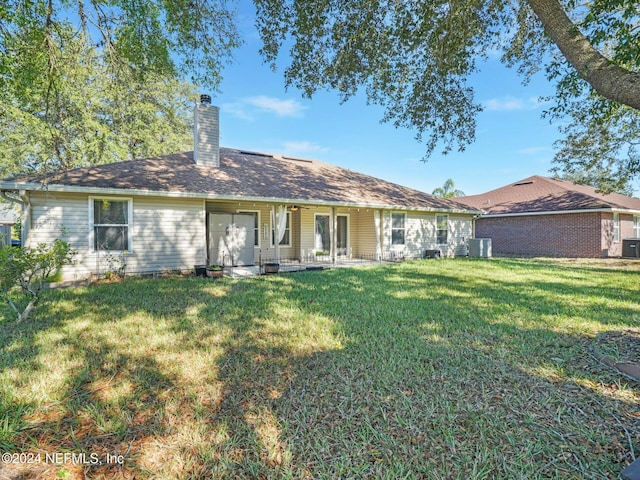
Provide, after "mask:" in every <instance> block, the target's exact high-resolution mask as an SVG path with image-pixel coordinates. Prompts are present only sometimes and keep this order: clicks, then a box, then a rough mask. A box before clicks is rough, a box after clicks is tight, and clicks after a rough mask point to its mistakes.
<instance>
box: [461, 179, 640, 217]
mask: <svg viewBox="0 0 640 480" xmlns="http://www.w3.org/2000/svg"><path fill="white" fill-rule="evenodd" d="M456 200H457V201H459V202H461V203H464V204H465V205H468V206H469V207H471V208H477V209H480V210H483V211H484V212H486V214H488V215H509V214H524V213H546V212H548V213H554V212H567V211H580V210H630V211H640V199H638V198H633V197H628V196H626V195H621V194H619V193H611V194H606V195H605V194H603V193H598V192H596V189H595V188H593V187H589V186H586V185H578V184H576V183H573V182H571V181H567V180H558V179H554V178H548V177H541V176H537V175H536V176H533V177H529V178H525V179H524V180H520V181H519V182H516V183H512V184H511V185H506V186H504V187H501V188H498V189H496V190H491V191H490V192H487V193H483V194H481V195H470V196H468V197H458V198H456Z"/></svg>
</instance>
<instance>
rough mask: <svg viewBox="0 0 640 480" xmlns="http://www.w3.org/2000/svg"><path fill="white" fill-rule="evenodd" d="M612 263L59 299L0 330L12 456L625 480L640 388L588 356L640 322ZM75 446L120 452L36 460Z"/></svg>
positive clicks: (308, 277)
mask: <svg viewBox="0 0 640 480" xmlns="http://www.w3.org/2000/svg"><path fill="white" fill-rule="evenodd" d="M606 265H607V264H604V263H602V264H600V263H596V264H593V265H589V264H582V263H571V262H564V263H563V262H550V261H548V262H545V261H535V260H515V259H489V260H470V259H456V260H451V259H445V260H441V261H435V260H431V261H419V262H406V263H403V264H395V265H382V266H379V267H370V268H357V269H335V270H330V271H315V272H301V273H296V274H288V275H285V274H282V275H277V276H268V277H257V278H253V279H248V280H237V281H236V280H230V279H223V280H218V281H212V280H211V279H197V278H163V279H147V280H139V279H129V280H127V281H125V282H124V283H113V284H102V285H94V286H91V287H88V288H79V289H72V290H59V291H55V292H51V293H50V294H49V295H48V297H47V298H46V299H45V301H44V302H43V303H41V304H40V305H38V307H37V308H36V310H35V311H34V312H33V313H32V318H31V319H30V320H28V321H26V322H23V323H21V324H16V323H15V322H14V321H12V320H4V321H0V349H1V350H0V450H2V451H5V452H7V451H8V452H13V453H25V452H28V453H30V454H32V455H34V456H35V455H37V454H41V457H40V463H39V464H37V465H30V466H29V467H28V469H30V470H31V471H33V472H36V473H38V474H41V475H43V476H42V477H41V478H49V477H50V478H138V479H140V478H180V479H183V478H194V479H195V478H234V479H235V478H390V479H398V478H424V479H458V478H459V479H481V478H487V479H496V478H503V479H509V480H514V479H536V478H540V479H542V478H559V479H567V478H576V479H610V478H617V476H618V475H619V473H620V471H621V470H622V469H623V468H624V467H625V466H626V465H628V464H629V463H630V462H631V461H633V459H634V458H635V455H638V452H640V406H639V403H640V402H639V400H640V385H639V384H638V383H634V382H633V381H631V380H627V379H625V378H624V377H620V376H618V375H616V374H615V373H614V372H613V371H610V370H608V369H607V368H606V367H604V366H601V365H600V364H599V363H598V362H597V361H596V360H594V359H593V358H592V357H591V356H590V354H589V353H588V347H589V344H590V343H591V341H592V340H593V338H594V337H595V336H596V335H597V334H599V333H601V332H604V331H608V330H614V329H622V328H629V327H638V326H639V325H640V264H636V265H634V266H631V267H625V268H621V267H620V268H618V267H615V266H614V267H611V266H609V267H607V266H606ZM65 452H66V453H69V454H79V453H85V454H86V455H87V459H88V460H89V461H88V462H87V463H92V461H93V460H94V459H95V458H96V457H97V458H99V459H100V460H101V461H105V459H106V455H107V454H110V455H115V454H119V455H122V456H123V457H122V462H121V463H117V462H116V463H113V462H112V463H110V464H105V465H101V466H100V465H81V464H80V463H81V462H78V461H77V460H78V458H76V459H75V460H74V461H69V458H68V457H67V458H65V459H64V461H59V462H57V463H56V461H53V460H60V457H53V458H51V457H49V458H46V457H44V455H45V454H46V453H65ZM92 454H93V455H95V457H91V456H90V455H92ZM34 458H37V457H34ZM111 458H113V457H111ZM45 460H47V461H45ZM1 468H2V467H1V466H0V473H1V472H2V470H1ZM5 468H6V467H5ZM20 468H26V467H25V466H24V465H22V466H20ZM34 474H35V473H34ZM47 475H49V477H47ZM81 475H84V476H85V477H81ZM0 476H1V475H0Z"/></svg>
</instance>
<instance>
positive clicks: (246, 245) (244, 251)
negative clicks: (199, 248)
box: [209, 213, 255, 267]
mask: <svg viewBox="0 0 640 480" xmlns="http://www.w3.org/2000/svg"><path fill="white" fill-rule="evenodd" d="M254 236H255V231H254V218H253V215H242V214H235V215H234V214H231V213H210V214H209V264H215V265H225V266H230V265H232V266H234V267H235V266H239V265H253V263H254V262H253V248H254Z"/></svg>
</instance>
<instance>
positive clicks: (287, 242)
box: [271, 212, 291, 247]
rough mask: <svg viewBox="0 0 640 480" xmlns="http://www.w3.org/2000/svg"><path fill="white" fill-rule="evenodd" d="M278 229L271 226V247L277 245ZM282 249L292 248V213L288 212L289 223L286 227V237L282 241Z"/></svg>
mask: <svg viewBox="0 0 640 480" xmlns="http://www.w3.org/2000/svg"><path fill="white" fill-rule="evenodd" d="M275 238H276V229H275V227H274V226H273V225H271V246H274V245H275V244H276V242H275ZM280 246H281V247H290V246H291V212H287V223H286V225H285V227H284V236H283V237H282V240H281V241H280Z"/></svg>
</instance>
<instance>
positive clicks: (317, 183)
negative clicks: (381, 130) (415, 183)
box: [0, 148, 475, 212]
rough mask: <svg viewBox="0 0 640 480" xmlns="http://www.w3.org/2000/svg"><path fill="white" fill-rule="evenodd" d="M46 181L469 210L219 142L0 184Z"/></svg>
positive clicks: (71, 187) (59, 187) (57, 185)
mask: <svg viewBox="0 0 640 480" xmlns="http://www.w3.org/2000/svg"><path fill="white" fill-rule="evenodd" d="M25 184H44V185H46V187H45V188H47V189H49V190H50V191H53V190H56V191H94V192H102V193H105V192H113V193H115V192H116V191H119V192H120V193H122V191H123V190H126V191H129V192H131V193H132V194H133V193H136V194H141V195H144V194H147V195H149V194H159V195H167V196H192V197H193V196H195V197H202V198H210V199H216V198H219V199H253V200H272V201H283V202H284V201H290V202H300V203H302V202H307V203H312V204H314V203H315V204H348V205H358V206H380V207H389V206H393V207H400V208H415V209H426V210H448V211H465V212H469V211H471V210H475V209H470V208H469V207H467V206H466V205H463V204H461V203H458V202H456V201H453V200H448V199H444V198H439V197H435V196H433V195H429V194H427V193H424V192H420V191H418V190H414V189H411V188H408V187H403V186H401V185H397V184H394V183H391V182H388V181H385V180H381V179H378V178H374V177H371V176H369V175H365V174H362V173H358V172H354V171H351V170H347V169H345V168H341V167H338V166H335V165H331V164H328V163H324V162H319V161H316V160H302V159H295V158H290V157H282V156H276V155H266V154H259V153H254V152H245V151H241V150H234V149H229V148H221V149H220V168H215V167H207V166H203V165H197V164H196V163H194V161H193V152H187V153H182V154H174V155H165V156H160V157H153V158H146V159H141V160H132V161H128V162H118V163H110V164H105V165H99V166H93V167H85V168H78V169H74V170H69V171H67V172H63V173H58V174H54V175H31V176H26V177H20V178H15V179H12V180H8V181H4V182H0V187H2V188H5V189H6V188H21V187H20V186H22V188H24V185H25ZM40 188H42V187H40Z"/></svg>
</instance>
